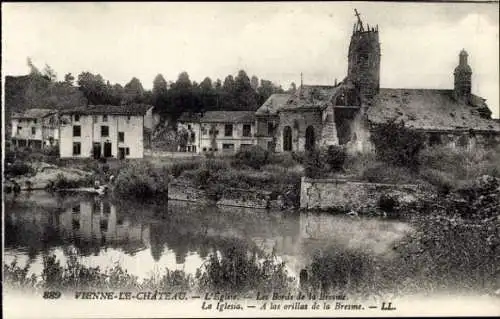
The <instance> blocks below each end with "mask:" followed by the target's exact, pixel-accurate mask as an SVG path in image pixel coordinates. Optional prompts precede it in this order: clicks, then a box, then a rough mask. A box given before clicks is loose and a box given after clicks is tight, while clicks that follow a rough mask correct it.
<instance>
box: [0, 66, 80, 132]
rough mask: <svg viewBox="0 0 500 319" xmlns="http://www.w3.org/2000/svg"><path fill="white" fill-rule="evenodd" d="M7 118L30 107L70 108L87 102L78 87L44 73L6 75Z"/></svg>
mask: <svg viewBox="0 0 500 319" xmlns="http://www.w3.org/2000/svg"><path fill="white" fill-rule="evenodd" d="M4 94H5V119H6V121H7V125H8V123H9V122H8V120H9V119H10V115H11V114H12V113H13V112H22V111H24V110H26V109H30V108H53V109H58V110H60V109H68V108H73V107H77V106H82V105H86V104H87V100H86V98H85V97H84V96H83V94H82V92H81V91H80V90H79V89H78V88H77V87H74V86H72V85H70V84H68V83H65V82H53V81H50V80H49V79H48V78H46V77H44V76H42V75H36V74H30V75H22V76H9V75H8V76H6V77H5V92H4Z"/></svg>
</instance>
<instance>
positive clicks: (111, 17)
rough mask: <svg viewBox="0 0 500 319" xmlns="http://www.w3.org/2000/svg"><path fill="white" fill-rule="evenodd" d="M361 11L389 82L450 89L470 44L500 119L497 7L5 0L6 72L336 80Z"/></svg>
mask: <svg viewBox="0 0 500 319" xmlns="http://www.w3.org/2000/svg"><path fill="white" fill-rule="evenodd" d="M354 8H357V10H358V11H359V12H360V14H361V18H362V20H363V22H364V23H365V24H366V23H368V24H369V25H376V24H378V27H379V36H380V42H381V51H382V57H381V75H380V85H381V87H385V88H441V89H451V88H453V70H454V68H455V67H456V65H457V64H458V54H459V52H460V50H462V49H465V50H466V51H467V52H468V53H469V65H470V66H471V67H472V70H473V75H472V92H473V93H474V94H477V95H480V96H482V97H483V98H486V99H487V103H488V105H489V107H490V109H491V110H492V112H493V117H495V118H498V117H499V105H500V103H499V95H500V93H499V87H500V83H499V56H500V54H499V18H498V11H499V4H498V3H489V4H487V3H476V4H474V3H397V2H261V3H256V2H245V3H241V2H240V3H228V2H224V3H222V2H219V3H217V2H211V3H210V2H199V3H193V2H190V3H182V2H171V3H162V2H155V3H153V2H150V3H138V2H135V3H134V2H132V3H116V2H113V3H112V2H107V3H106V2H105V3H92V2H87V3H2V74H3V76H5V75H22V74H27V73H28V72H29V69H28V67H27V63H26V61H27V57H31V59H32V61H33V62H34V64H35V65H37V66H38V68H39V69H43V67H44V66H45V64H49V65H50V66H51V67H52V68H53V69H54V70H55V71H56V72H57V74H58V79H60V80H62V79H63V77H64V74H66V73H69V72H71V73H72V74H73V75H75V76H76V75H78V74H79V73H81V72H82V71H89V72H92V73H99V74H101V75H102V76H103V77H104V79H106V80H109V81H110V82H111V83H120V84H122V85H124V84H126V83H127V82H129V81H130V79H131V78H132V77H137V78H138V79H139V80H140V81H141V82H142V84H143V86H144V87H145V88H147V89H150V88H151V87H152V82H153V79H154V77H155V76H156V75H157V74H158V73H161V74H163V76H164V77H165V78H166V79H167V81H175V80H176V79H177V76H178V74H179V73H181V72H182V71H187V72H188V74H189V75H190V78H191V80H194V81H197V82H198V83H199V82H201V81H202V80H203V78H205V77H206V76H209V77H210V78H211V79H212V80H216V79H217V78H220V79H221V80H224V78H225V77H226V76H227V75H228V74H232V75H236V74H237V72H238V70H240V69H243V70H245V71H246V72H247V74H248V75H249V76H252V75H256V76H257V77H258V78H259V79H260V78H263V79H267V80H271V81H273V82H275V83H277V84H280V85H282V86H283V88H284V89H287V88H288V87H289V85H290V83H291V82H295V83H297V84H299V83H300V73H301V72H302V73H303V82H304V84H326V85H328V84H330V85H331V84H333V83H334V82H335V79H338V80H342V79H343V78H344V77H345V75H346V73H347V52H348V47H349V40H350V36H351V33H352V27H353V24H354V23H355V22H356V17H355V16H354Z"/></svg>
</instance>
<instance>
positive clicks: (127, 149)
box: [125, 147, 130, 155]
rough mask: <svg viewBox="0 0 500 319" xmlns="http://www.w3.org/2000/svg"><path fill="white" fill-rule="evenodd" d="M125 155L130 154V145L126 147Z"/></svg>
mask: <svg viewBox="0 0 500 319" xmlns="http://www.w3.org/2000/svg"><path fill="white" fill-rule="evenodd" d="M125 155H130V148H128V147H126V148H125Z"/></svg>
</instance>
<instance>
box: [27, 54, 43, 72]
mask: <svg viewBox="0 0 500 319" xmlns="http://www.w3.org/2000/svg"><path fill="white" fill-rule="evenodd" d="M26 60H27V63H28V67H29V68H30V75H42V74H41V73H40V71H39V70H38V68H37V67H36V66H35V65H34V64H33V61H32V60H31V58H30V57H28V58H27V59H26Z"/></svg>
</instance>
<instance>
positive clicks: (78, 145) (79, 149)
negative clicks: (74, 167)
mask: <svg viewBox="0 0 500 319" xmlns="http://www.w3.org/2000/svg"><path fill="white" fill-rule="evenodd" d="M81 152H82V144H81V143H80V142H74V143H73V155H80V154H81Z"/></svg>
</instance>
